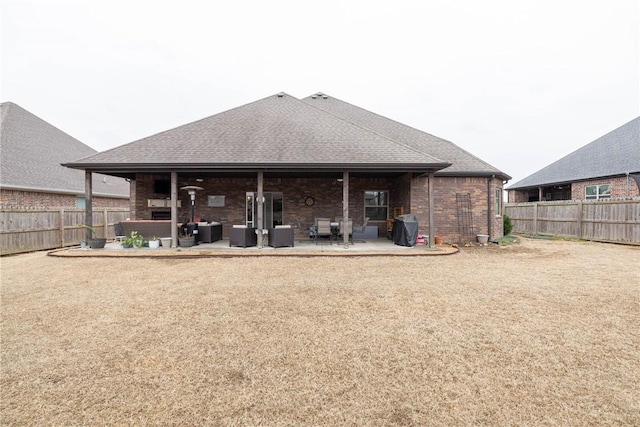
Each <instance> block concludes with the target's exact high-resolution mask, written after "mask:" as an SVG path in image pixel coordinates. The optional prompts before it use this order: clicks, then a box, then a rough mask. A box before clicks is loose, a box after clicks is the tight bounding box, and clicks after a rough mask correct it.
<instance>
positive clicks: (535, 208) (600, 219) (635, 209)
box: [504, 200, 640, 245]
mask: <svg viewBox="0 0 640 427" xmlns="http://www.w3.org/2000/svg"><path fill="white" fill-rule="evenodd" d="M504 213H505V215H508V216H509V217H510V218H511V222H512V223H513V231H514V232H518V233H526V234H545V235H553V236H565V237H576V238H579V239H586V240H596V241H601V242H615V243H628V244H635V245H638V244H640V200H607V201H582V200H571V201H554V202H533V203H514V204H507V205H505V212H504Z"/></svg>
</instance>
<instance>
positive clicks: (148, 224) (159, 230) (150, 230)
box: [120, 219, 171, 239]
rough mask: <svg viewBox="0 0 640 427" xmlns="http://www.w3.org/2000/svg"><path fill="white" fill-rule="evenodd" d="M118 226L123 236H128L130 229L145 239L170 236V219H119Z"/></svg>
mask: <svg viewBox="0 0 640 427" xmlns="http://www.w3.org/2000/svg"><path fill="white" fill-rule="evenodd" d="M120 227H122V232H123V233H124V235H125V236H130V235H131V232H132V231H137V232H138V234H140V235H142V236H143V237H144V238H145V239H150V238H151V237H153V236H156V237H171V220H164V219H157V220H152V219H147V220H145V219H142V220H130V221H120Z"/></svg>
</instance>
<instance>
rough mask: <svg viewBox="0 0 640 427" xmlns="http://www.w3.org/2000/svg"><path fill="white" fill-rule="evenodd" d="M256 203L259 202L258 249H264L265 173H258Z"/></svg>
mask: <svg viewBox="0 0 640 427" xmlns="http://www.w3.org/2000/svg"><path fill="white" fill-rule="evenodd" d="M256 201H257V202H258V205H257V206H258V212H257V214H258V224H257V227H256V228H257V230H256V233H257V234H258V236H257V237H258V248H260V249H262V237H263V234H262V230H263V229H264V218H263V217H264V215H263V211H264V172H262V171H260V172H258V195H257V197H256Z"/></svg>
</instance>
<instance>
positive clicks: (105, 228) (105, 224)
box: [102, 209, 109, 239]
mask: <svg viewBox="0 0 640 427" xmlns="http://www.w3.org/2000/svg"><path fill="white" fill-rule="evenodd" d="M102 215H103V216H102V218H103V221H104V238H105V239H106V238H108V237H109V236H108V235H107V234H108V233H109V221H108V220H107V219H108V218H107V210H106V209H104V210H103V211H102Z"/></svg>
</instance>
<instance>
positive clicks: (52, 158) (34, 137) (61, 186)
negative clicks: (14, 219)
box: [0, 102, 129, 197]
mask: <svg viewBox="0 0 640 427" xmlns="http://www.w3.org/2000/svg"><path fill="white" fill-rule="evenodd" d="M95 153H96V150H94V149H92V148H91V147H89V146H87V145H85V144H83V143H82V142H80V141H78V140H77V139H75V138H73V137H71V136H70V135H68V134H66V133H65V132H63V131H61V130H60V129H58V128H56V127H55V126H53V125H51V124H49V123H47V122H46V121H44V120H42V119H40V118H39V117H37V116H35V115H34V114H32V113H30V112H29V111H27V110H25V109H23V108H22V107H20V106H18V105H16V104H14V103H11V102H4V103H2V104H0V186H2V187H5V188H15V189H25V190H28V189H31V190H38V191H51V192H72V193H77V194H84V173H83V172H82V171H79V170H73V169H69V168H66V167H63V166H62V165H61V163H66V162H71V161H73V160H76V159H79V158H82V157H87V156H91V155H93V154H95ZM93 193H94V194H96V195H105V196H117V197H122V196H124V197H129V183H128V182H126V181H125V180H124V179H121V178H116V177H113V176H107V175H100V174H94V176H93Z"/></svg>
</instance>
